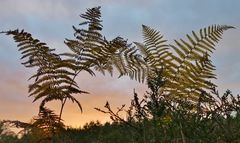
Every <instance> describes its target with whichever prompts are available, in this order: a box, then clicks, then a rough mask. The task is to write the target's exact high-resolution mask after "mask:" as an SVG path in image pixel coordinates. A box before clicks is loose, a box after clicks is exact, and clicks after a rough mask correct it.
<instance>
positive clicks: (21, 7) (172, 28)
mask: <svg viewBox="0 0 240 143" xmlns="http://www.w3.org/2000/svg"><path fill="white" fill-rule="evenodd" d="M95 6H101V7H102V8H101V11H102V19H103V26H104V29H103V33H104V35H106V37H107V38H108V39H112V38H115V37H116V36H122V37H125V38H127V39H128V40H129V42H133V41H139V42H141V41H142V34H141V25H142V24H144V25H148V26H150V27H153V28H155V29H157V30H159V31H160V32H161V33H162V34H163V35H164V36H165V39H168V40H169V42H172V41H173V40H174V39H179V38H185V34H187V33H190V32H191V31H192V30H195V31H197V30H199V29H200V28H203V27H206V26H209V25H212V24H227V25H232V26H235V27H236V28H237V29H233V30H229V31H226V32H225V33H224V35H223V39H222V40H221V41H220V42H219V43H218V44H217V47H216V49H217V50H216V51H215V53H214V54H213V55H212V60H213V63H214V64H215V65H216V68H217V71H216V74H217V77H218V80H217V81H216V83H217V84H218V86H219V88H218V89H219V91H220V92H223V91H225V90H226V89H230V90H232V91H233V93H234V94H238V93H240V89H239V87H240V56H239V54H240V27H239V26H240V1H239V0H181V1H180V0H0V31H5V30H10V29H11V30H13V29H17V28H19V29H24V30H25V31H28V32H30V33H32V35H33V37H35V38H38V39H40V40H41V41H43V42H46V43H47V44H48V46H49V47H51V48H55V49H56V50H57V52H58V53H61V52H63V51H65V50H66V49H67V47H66V46H65V45H64V43H63V41H64V39H65V38H73V30H72V25H78V24H79V23H80V22H81V19H80V18H79V14H81V13H84V12H85V10H86V9H87V8H91V7H95ZM20 57H21V55H20V53H19V52H18V51H17V48H16V44H15V43H14V41H13V40H12V39H11V37H8V36H5V35H3V34H1V35H0V120H1V119H12V120H21V121H26V122H28V121H30V120H31V118H32V117H33V116H35V115H37V112H38V105H39V102H35V103H32V101H33V98H31V97H28V93H27V90H28V84H30V83H31V82H32V81H27V80H28V78H29V77H30V75H31V74H32V72H33V71H32V70H29V69H26V68H25V67H23V65H21V61H20ZM77 82H78V84H79V86H80V88H81V89H82V90H85V91H89V92H90V93H91V94H89V95H84V94H82V95H77V99H79V101H80V102H81V104H82V106H83V114H81V113H80V111H79V110H78V108H77V106H76V105H73V104H71V102H68V104H67V106H66V108H65V110H64V113H63V119H64V120H65V123H66V124H67V125H71V126H73V127H78V126H80V125H83V124H84V123H86V122H89V121H91V120H100V121H101V122H104V121H106V120H109V118H108V116H107V115H104V114H102V113H99V112H97V111H95V110H94V109H93V108H94V107H103V106H104V105H105V103H106V101H109V102H110V103H111V104H112V106H113V107H117V106H121V105H122V104H125V103H126V104H129V103H130V99H131V98H132V96H133V94H132V93H133V89H134V88H135V89H136V91H137V92H138V93H139V94H141V95H143V93H144V91H145V90H146V87H145V86H144V85H143V84H140V83H137V82H135V81H131V80H129V78H128V77H124V78H122V79H118V78H117V76H114V77H110V76H109V75H107V76H103V75H101V74H97V76H96V77H91V76H90V75H88V74H86V73H82V74H80V75H79V77H78V79H77ZM50 106H51V107H52V108H53V109H54V110H55V111H56V112H57V113H58V112H59V108H60V105H59V103H58V102H54V103H53V104H51V105H50Z"/></svg>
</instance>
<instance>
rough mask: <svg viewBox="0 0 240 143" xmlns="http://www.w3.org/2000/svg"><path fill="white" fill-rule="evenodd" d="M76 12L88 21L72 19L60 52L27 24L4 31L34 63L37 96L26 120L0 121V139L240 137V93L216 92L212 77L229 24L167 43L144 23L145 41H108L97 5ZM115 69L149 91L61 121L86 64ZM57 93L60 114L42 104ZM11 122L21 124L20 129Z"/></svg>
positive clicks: (100, 142)
mask: <svg viewBox="0 0 240 143" xmlns="http://www.w3.org/2000/svg"><path fill="white" fill-rule="evenodd" d="M81 18H83V19H84V21H83V22H81V23H80V26H82V25H85V27H87V28H85V29H84V28H77V27H75V26H73V29H74V31H75V33H74V37H75V39H66V40H65V41H64V43H65V44H66V45H67V47H68V49H69V52H66V53H61V54H57V53H54V49H51V48H49V47H48V46H47V45H46V44H45V43H43V42H40V41H39V40H38V39H34V38H33V37H32V36H31V34H29V33H27V32H25V31H24V30H20V31H19V30H9V31H4V32H1V33H3V34H6V35H10V36H13V39H14V40H15V42H16V43H17V44H18V45H17V47H18V48H19V49H18V50H19V51H20V52H21V53H22V55H23V56H22V58H21V59H23V60H24V61H23V63H22V64H23V65H24V66H25V67H27V68H33V69H35V70H36V73H35V74H33V76H31V77H30V80H32V81H33V83H32V84H30V85H29V96H31V97H33V98H34V101H37V100H40V101H41V102H40V105H39V112H38V115H37V116H36V117H34V118H33V120H32V121H31V122H30V123H24V122H21V121H15V120H4V121H1V122H0V143H8V142H9V143H14V142H15V143H161V142H163V143H167V142H174V143H175V142H176V143H178V142H179V143H188V142H199V143H202V142H204V143H205V142H210V143H211V142H212V143H215V142H218V143H229V142H233V143H234V142H236V143H238V142H240V137H239V134H240V129H239V128H240V96H238V95H237V96H233V95H232V94H231V92H230V91H229V90H227V91H226V93H224V94H223V95H219V93H218V92H217V90H216V87H217V86H216V85H215V84H214V83H213V82H212V81H211V80H212V79H214V78H216V75H215V74H214V70H215V66H214V65H213V64H212V62H211V60H210V54H211V53H212V52H213V51H214V50H215V44H216V43H217V42H218V41H219V40H220V39H221V36H222V34H223V32H224V31H225V30H228V29H231V28H234V27H232V26H227V25H212V26H209V27H207V28H203V29H201V30H200V31H199V32H194V31H193V32H192V34H191V35H187V38H186V40H183V39H180V40H178V41H177V40H175V43H174V44H168V43H167V41H166V40H164V38H163V36H162V35H161V34H160V33H159V32H158V31H156V30H154V29H152V28H150V27H148V26H143V37H144V42H143V43H139V42H134V43H133V44H129V43H128V42H127V40H125V39H124V38H122V37H116V38H114V39H113V40H107V39H106V38H105V36H104V35H102V34H101V30H102V28H103V26H102V25H101V22H102V21H101V13H100V7H95V8H92V9H88V10H87V12H86V13H85V14H82V15H81ZM113 69H116V71H117V72H118V73H119V77H120V78H121V77H122V76H129V77H130V78H131V79H134V80H137V81H139V82H141V83H145V84H147V86H148V91H147V92H146V93H145V94H144V93H143V94H144V95H143V96H139V95H138V94H137V93H136V91H134V95H133V99H132V101H131V105H130V106H129V107H125V105H122V107H120V108H117V110H116V111H115V109H112V108H111V105H110V103H108V102H107V103H106V105H105V106H104V108H103V109H102V108H95V109H96V110H97V111H99V112H102V113H103V114H106V115H107V116H110V118H111V119H112V123H105V124H100V123H99V122H90V123H87V124H86V125H85V126H84V127H83V128H78V129H77V128H69V127H66V126H65V125H64V121H63V120H62V113H63V109H64V106H65V104H66V102H67V101H68V100H70V101H72V102H73V103H76V104H77V106H78V107H79V109H80V110H81V111H82V107H81V104H80V102H79V101H78V100H77V99H76V98H75V97H74V95H77V94H88V92H86V91H84V90H81V89H80V88H79V86H78V84H77V83H76V81H75V78H76V76H78V75H79V74H81V72H83V71H86V72H88V73H89V74H91V75H95V72H97V71H99V72H102V73H103V74H105V73H106V72H109V73H110V74H111V75H112V74H113ZM86 96H87V95H86ZM55 100H57V101H60V104H61V109H60V113H59V114H56V113H54V112H53V111H52V110H51V109H49V108H48V107H47V104H49V103H50V102H51V101H55ZM122 114H124V115H126V118H123V117H122V116H121V115H122ZM10 127H17V128H22V129H23V130H22V131H21V132H20V133H19V135H18V136H17V135H16V134H14V133H13V132H11V131H10V130H9V128H10ZM19 136H20V137H19Z"/></svg>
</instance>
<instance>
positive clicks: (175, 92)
mask: <svg viewBox="0 0 240 143" xmlns="http://www.w3.org/2000/svg"><path fill="white" fill-rule="evenodd" d="M230 28H234V27H232V26H226V25H218V26H217V25H212V26H209V27H207V28H204V29H200V31H199V33H196V32H194V31H193V32H192V36H190V35H187V40H182V39H180V40H179V41H177V40H175V44H170V45H169V44H166V40H163V36H162V35H161V34H160V33H159V32H158V31H156V30H154V29H152V28H150V27H148V26H143V37H144V43H138V42H135V44H136V45H137V47H138V48H139V49H140V51H141V53H142V55H143V56H144V59H145V61H146V62H147V64H148V66H149V67H150V68H152V69H154V68H156V69H161V71H163V72H162V76H163V79H164V80H165V82H164V83H165V84H164V86H163V87H162V92H163V91H164V93H165V94H167V95H169V97H174V98H175V97H177V98H187V99H188V100H192V101H197V100H198V98H199V96H200V95H201V94H203V93H207V91H209V89H212V88H213V87H215V86H216V85H215V84H214V83H212V82H211V79H213V78H216V76H215V74H214V73H213V71H214V70H215V66H214V65H213V64H212V62H211V60H210V59H209V57H210V53H212V52H213V50H214V49H215V48H214V46H215V44H216V43H217V42H218V41H219V39H220V38H221V36H222V34H223V32H224V31H225V30H228V29H230ZM151 76H152V74H149V75H148V78H150V79H151V78H153V77H151Z"/></svg>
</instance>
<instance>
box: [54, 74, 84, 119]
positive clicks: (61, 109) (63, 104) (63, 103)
mask: <svg viewBox="0 0 240 143" xmlns="http://www.w3.org/2000/svg"><path fill="white" fill-rule="evenodd" d="M80 72H81V70H79V71H78V72H76V73H75V75H74V76H73V78H72V79H73V80H72V81H74V80H75V78H76V77H77V75H78V74H79V73H80ZM72 85H73V82H72V83H71V84H70V87H71V86H72ZM66 102H67V97H65V98H64V99H63V101H62V105H61V108H60V113H59V120H58V122H60V121H61V120H62V113H63V108H64V106H65V104H66Z"/></svg>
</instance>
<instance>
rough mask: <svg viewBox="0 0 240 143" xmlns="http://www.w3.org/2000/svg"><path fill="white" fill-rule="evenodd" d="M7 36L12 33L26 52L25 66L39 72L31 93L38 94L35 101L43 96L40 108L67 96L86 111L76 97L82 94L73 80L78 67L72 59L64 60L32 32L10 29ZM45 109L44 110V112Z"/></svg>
mask: <svg viewBox="0 0 240 143" xmlns="http://www.w3.org/2000/svg"><path fill="white" fill-rule="evenodd" d="M3 33H5V34H7V35H12V36H13V38H14V40H15V42H16V43H18V45H17V46H18V47H19V49H18V50H19V51H20V52H21V53H22V55H23V56H22V57H21V59H23V60H24V59H26V60H25V61H24V62H23V63H22V64H23V65H24V66H25V67H34V68H36V69H37V72H36V74H34V75H33V76H31V77H30V79H34V83H33V84H31V85H29V93H30V95H29V96H34V100H33V101H36V100H39V99H42V101H41V105H40V109H43V108H42V107H44V105H45V103H47V102H50V101H52V100H60V101H62V102H63V99H65V98H67V99H70V100H72V101H73V102H76V103H77V105H78V106H79V108H80V110H82V107H81V104H80V103H79V101H78V100H77V99H76V98H75V97H73V96H72V94H75V93H82V92H83V91H81V90H80V89H79V87H78V86H77V83H76V82H75V81H74V80H73V76H74V75H75V73H74V72H75V71H76V70H77V67H76V66H75V65H73V64H72V63H71V62H69V60H63V59H61V57H60V56H59V55H57V54H55V53H54V52H53V51H54V49H50V48H49V47H47V45H46V44H45V43H43V42H40V41H39V40H38V39H34V38H32V36H31V34H29V33H27V32H25V31H23V30H22V31H19V30H14V31H6V32H3ZM40 112H41V111H40Z"/></svg>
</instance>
